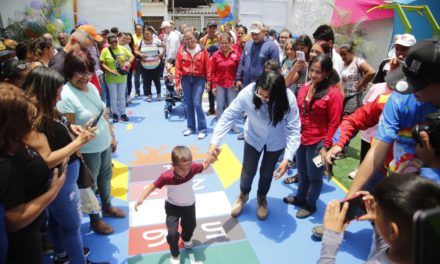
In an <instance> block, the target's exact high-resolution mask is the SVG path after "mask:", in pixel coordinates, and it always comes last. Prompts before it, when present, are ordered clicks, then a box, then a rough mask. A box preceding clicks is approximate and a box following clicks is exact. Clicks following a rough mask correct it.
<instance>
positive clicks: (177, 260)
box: [170, 256, 180, 264]
mask: <svg viewBox="0 0 440 264" xmlns="http://www.w3.org/2000/svg"><path fill="white" fill-rule="evenodd" d="M170 264H180V256H178V257H177V258H175V257H173V256H171V258H170Z"/></svg>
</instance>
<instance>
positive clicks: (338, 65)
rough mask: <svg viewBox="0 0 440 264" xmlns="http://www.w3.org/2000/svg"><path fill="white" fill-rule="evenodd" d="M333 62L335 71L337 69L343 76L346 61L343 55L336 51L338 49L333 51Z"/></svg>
mask: <svg viewBox="0 0 440 264" xmlns="http://www.w3.org/2000/svg"><path fill="white" fill-rule="evenodd" d="M332 61H333V69H335V70H336V71H337V72H338V74H339V76H341V74H342V68H343V67H344V61H343V60H342V58H341V55H339V53H338V52H337V51H336V49H333V50H332Z"/></svg>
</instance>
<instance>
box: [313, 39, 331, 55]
mask: <svg viewBox="0 0 440 264" xmlns="http://www.w3.org/2000/svg"><path fill="white" fill-rule="evenodd" d="M315 45H318V46H320V47H321V49H322V51H323V52H324V54H326V55H328V56H329V57H330V58H331V56H332V47H331V46H330V44H328V42H325V41H323V40H320V41H317V42H315Z"/></svg>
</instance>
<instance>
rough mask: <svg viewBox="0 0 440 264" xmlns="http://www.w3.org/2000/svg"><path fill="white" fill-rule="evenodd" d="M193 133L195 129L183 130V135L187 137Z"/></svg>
mask: <svg viewBox="0 0 440 264" xmlns="http://www.w3.org/2000/svg"><path fill="white" fill-rule="evenodd" d="M192 134H194V131H192V130H191V129H187V130H185V131H183V135H184V136H185V137H186V136H189V135H192Z"/></svg>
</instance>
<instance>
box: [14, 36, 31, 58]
mask: <svg viewBox="0 0 440 264" xmlns="http://www.w3.org/2000/svg"><path fill="white" fill-rule="evenodd" d="M30 52H31V42H30V41H29V40H26V41H23V42H20V43H18V44H17V47H15V53H16V55H17V58H18V59H19V60H25V59H26V54H28V53H30Z"/></svg>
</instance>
